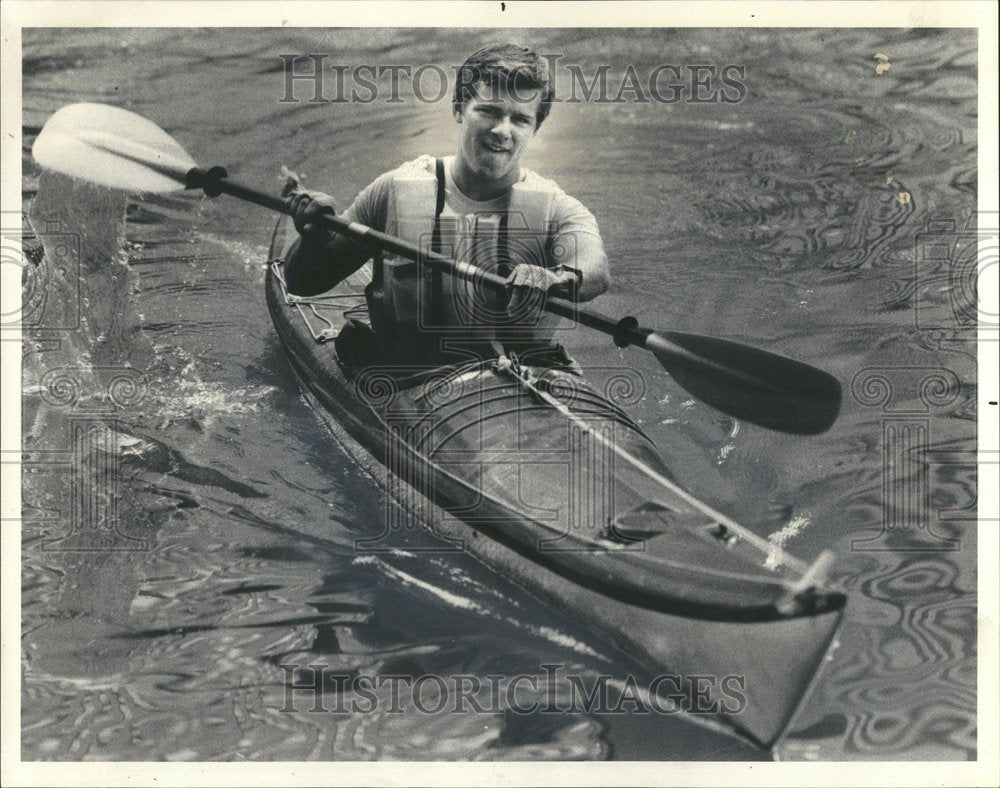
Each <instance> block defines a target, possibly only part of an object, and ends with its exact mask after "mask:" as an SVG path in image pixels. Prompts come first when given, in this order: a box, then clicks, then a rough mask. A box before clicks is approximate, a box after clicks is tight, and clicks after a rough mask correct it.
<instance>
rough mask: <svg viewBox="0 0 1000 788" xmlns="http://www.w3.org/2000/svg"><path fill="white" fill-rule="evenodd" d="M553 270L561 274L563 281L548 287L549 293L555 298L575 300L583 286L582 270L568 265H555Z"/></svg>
mask: <svg viewBox="0 0 1000 788" xmlns="http://www.w3.org/2000/svg"><path fill="white" fill-rule="evenodd" d="M553 271H555V272H556V273H559V274H563V279H564V281H562V282H560V283H559V284H557V285H554V286H553V287H550V288H549V294H550V295H554V296H556V297H557V298H565V299H567V300H569V301H575V300H576V299H577V295H578V294H579V292H580V288H581V287H582V286H583V271H581V270H580V269H579V268H573V267H572V266H568V265H559V266H556V267H555V268H554V269H553Z"/></svg>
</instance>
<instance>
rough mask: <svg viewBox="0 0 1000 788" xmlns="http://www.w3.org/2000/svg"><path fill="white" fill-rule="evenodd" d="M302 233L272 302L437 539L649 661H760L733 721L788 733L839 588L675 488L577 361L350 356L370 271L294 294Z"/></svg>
mask: <svg viewBox="0 0 1000 788" xmlns="http://www.w3.org/2000/svg"><path fill="white" fill-rule="evenodd" d="M294 237H295V236H294V231H291V232H289V225H288V224H286V223H285V222H282V223H279V225H278V228H277V229H276V231H275V236H274V238H273V241H272V262H271V265H270V268H269V272H268V280H267V297H268V304H269V308H270V310H271V314H272V318H273V319H274V323H275V326H276V329H277V331H278V334H279V337H280V338H281V341H282V344H283V346H284V348H285V350H286V352H287V354H288V356H289V358H290V360H291V362H292V365H293V367H294V368H295V370H296V372H297V374H298V375H299V377H300V378H301V380H302V382H303V384H304V387H305V388H306V389H307V390H308V392H309V394H310V395H311V397H312V398H313V399H314V401H315V402H316V404H318V405H319V406H320V408H318V412H320V413H321V414H322V415H324V417H325V418H324V420H325V421H327V422H328V423H331V421H335V422H336V428H337V429H338V430H339V431H341V432H343V431H346V433H347V435H348V436H350V442H351V443H352V444H353V443H354V442H356V444H355V445H356V446H357V447H363V450H364V451H367V452H368V453H369V454H370V455H371V456H372V457H374V458H375V459H376V460H377V461H378V462H380V463H381V464H382V465H383V466H384V467H385V468H386V469H387V471H388V477H389V479H390V480H391V479H393V478H396V479H399V480H404V481H405V485H403V486H402V487H400V488H399V489H403V488H405V493H404V494H405V495H407V496H409V495H413V494H415V495H416V496H417V497H418V498H423V499H426V500H427V501H430V502H432V503H433V505H434V506H436V507H441V508H440V509H435V512H434V515H435V517H434V519H435V521H436V522H435V523H434V528H435V530H436V531H437V532H438V534H439V535H441V536H443V537H444V538H446V539H448V540H450V541H452V542H453V543H454V544H455V545H456V546H461V547H462V548H463V549H467V550H470V551H471V552H474V553H476V554H477V555H479V556H480V557H482V558H483V559H484V560H485V561H486V562H487V563H489V564H491V565H493V566H494V567H497V568H500V569H501V570H502V571H503V572H504V574H506V575H508V576H512V577H513V578H514V579H515V580H516V581H517V582H519V583H521V584H522V585H524V586H526V587H527V588H529V589H530V590H534V591H536V593H539V594H540V595H542V596H545V597H546V598H547V599H549V600H550V601H554V602H556V603H557V604H559V605H560V606H561V607H564V608H566V609H568V610H570V611H572V612H574V613H575V614H576V615H577V616H578V617H580V618H582V619H583V620H584V622H585V623H588V624H590V625H592V626H594V628H595V629H598V630H600V631H602V632H604V633H608V632H610V633H612V635H613V636H614V640H615V642H616V643H617V644H618V645H619V647H620V648H622V649H623V650H625V651H627V652H629V653H630V654H631V655H632V656H634V657H636V658H638V659H639V661H640V662H642V663H643V664H645V665H646V666H648V667H652V668H653V669H670V670H671V671H674V672H677V671H678V670H680V669H684V668H685V667H689V668H690V670H691V672H692V674H694V673H705V672H709V671H708V670H707V668H709V667H710V668H712V670H715V671H721V670H723V669H724V670H727V671H728V673H727V675H730V674H734V673H739V672H740V671H741V670H742V675H744V676H745V677H748V676H749V674H751V673H753V674H754V675H756V679H755V680H754V681H753V682H752V686H751V687H750V688H749V689H748V690H747V694H748V696H751V703H752V705H753V707H754V715H753V719H751V717H750V716H747V715H745V714H744V715H741V718H740V719H739V721H738V722H737V723H735V725H736V727H738V728H740V729H741V730H742V731H743V732H744V733H746V734H747V735H749V736H750V737H751V738H754V739H755V740H757V741H758V742H761V743H765V744H768V743H770V742H771V741H773V740H774V739H775V738H776V737H777V736H779V735H780V733H781V732H782V731H783V730H784V729H785V727H786V726H787V724H788V722H789V721H790V719H791V717H792V715H793V713H794V711H795V708H796V707H797V706H798V704H799V702H800V701H801V699H802V697H803V696H804V694H805V692H806V690H807V688H808V686H809V683H810V681H811V680H812V678H813V676H814V674H815V672H816V669H817V668H818V665H819V663H820V662H821V660H822V656H823V654H824V653H825V651H826V649H827V646H828V645H829V642H830V640H831V639H832V637H833V634H834V632H835V630H836V627H837V624H838V622H839V619H840V616H841V612H842V609H843V606H844V602H845V599H844V597H843V595H841V594H837V593H833V592H828V591H825V590H823V589H821V588H812V587H807V588H799V587H798V586H797V585H796V583H797V581H800V580H801V574H802V571H801V570H802V566H801V565H800V564H797V565H796V566H794V567H791V566H786V567H783V568H779V569H778V570H773V569H765V568H764V566H763V564H764V559H765V558H766V557H767V556H766V555H762V553H761V550H760V546H759V545H755V544H754V543H753V542H752V541H751V540H747V539H743V538H739V536H738V534H737V533H736V532H734V530H733V529H734V528H736V527H737V525H736V524H735V523H733V522H732V521H731V520H729V519H728V518H725V517H723V516H721V515H719V514H718V513H715V512H713V511H712V510H711V509H709V508H708V507H707V506H704V505H702V504H700V502H698V501H696V500H695V499H693V498H692V497H691V496H690V495H689V494H686V493H685V492H684V491H683V490H681V489H680V488H678V487H676V485H675V484H673V482H672V480H671V478H670V473H669V469H667V468H666V467H665V466H664V464H663V462H662V460H661V458H660V457H659V455H658V453H657V452H656V449H655V446H653V444H652V443H651V441H650V440H649V438H648V437H646V435H645V434H644V433H643V432H642V430H641V429H640V428H639V427H638V425H636V424H635V423H634V422H633V421H632V420H631V419H630V418H629V416H628V415H627V413H625V412H624V411H622V410H621V408H619V407H617V406H616V405H614V404H613V403H612V402H610V401H609V400H608V398H607V397H605V396H604V395H603V394H602V393H601V392H599V391H597V390H596V389H595V388H594V387H593V386H592V385H591V384H590V383H589V382H588V381H587V380H586V379H585V378H583V377H582V376H581V375H579V374H578V373H577V372H575V371H574V370H572V369H569V368H558V367H557V368H537V367H531V366H524V367H519V366H518V364H517V363H516V360H515V361H514V363H508V362H506V361H501V362H497V361H495V360H486V361H469V362H468V363H465V364H459V365H456V366H454V367H451V368H447V369H443V370H434V371H428V370H417V369H415V368H410V367H401V366H398V365H397V366H392V365H381V366H368V367H365V368H360V369H348V368H345V367H344V366H343V365H342V364H341V363H340V360H339V359H338V357H337V352H336V347H335V343H334V342H333V341H331V340H334V339H336V337H337V336H338V335H339V333H340V332H341V331H342V330H344V327H345V326H346V325H347V324H348V322H349V321H351V320H359V321H364V320H365V319H366V309H365V300H364V287H365V285H366V284H367V282H368V281H370V268H368V267H367V266H366V267H365V268H363V269H361V270H360V271H359V272H357V273H356V274H354V275H352V276H351V277H349V278H348V280H346V281H344V282H342V283H341V284H340V285H338V286H337V287H336V288H334V290H333V291H331V292H330V293H328V294H324V295H322V296H318V297H310V298H299V297H296V296H294V295H291V294H289V293H288V291H287V288H285V286H284V282H283V278H282V267H281V266H282V263H281V258H282V255H283V254H284V253H285V251H286V250H287V247H288V246H289V245H290V243H291V241H292V240H294ZM417 372H423V373H424V374H423V375H421V376H420V380H419V382H417V383H416V384H413V380H414V374H415V373H417ZM331 414H335V416H336V418H335V419H333V418H332V416H331ZM623 457H625V458H626V459H627V462H626V461H623V460H622V458H623ZM730 526H732V527H730ZM480 536H483V537H487V538H485V539H483V538H480ZM371 547H372V549H378V544H377V540H373V542H372V544H371ZM685 633H686V634H685ZM751 662H753V663H754V664H753V665H750V664H749V663H751ZM748 680H749V679H748Z"/></svg>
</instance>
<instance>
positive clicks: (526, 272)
mask: <svg viewBox="0 0 1000 788" xmlns="http://www.w3.org/2000/svg"><path fill="white" fill-rule="evenodd" d="M576 285H577V275H576V273H575V272H573V271H570V270H567V269H565V268H563V269H552V268H543V267H542V266H540V265H531V264H529V263H521V264H520V265H518V266H516V267H515V268H514V270H513V271H511V272H510V276H508V277H507V292H508V293H509V294H510V300H509V302H508V306H507V312H508V314H510V315H520V313H521V312H522V310H523V309H525V308H528V305H529V304H530V305H531V308H535V309H537V308H539V307H540V305H541V304H543V303H544V295H547V294H549V293H553V290H554V289H556V288H559V289H565V290H566V291H567V293H566V294H567V295H568V294H570V293H572V292H573V290H574V289H575V288H576ZM553 294H554V295H563V293H561V292H558V291H557V292H555V293H553Z"/></svg>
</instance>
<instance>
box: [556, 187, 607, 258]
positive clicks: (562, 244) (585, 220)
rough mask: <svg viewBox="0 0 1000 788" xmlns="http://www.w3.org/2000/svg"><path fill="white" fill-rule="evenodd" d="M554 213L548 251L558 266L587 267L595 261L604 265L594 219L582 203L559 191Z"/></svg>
mask: <svg viewBox="0 0 1000 788" xmlns="http://www.w3.org/2000/svg"><path fill="white" fill-rule="evenodd" d="M553 216H554V223H555V229H554V232H553V235H552V246H551V250H552V258H553V261H554V262H555V263H556V264H557V265H566V266H569V267H570V268H579V269H583V270H586V269H587V268H589V267H590V266H591V265H594V264H596V265H606V264H607V254H606V253H605V251H604V241H603V240H602V239H601V231H600V230H599V229H598V227H597V219H595V218H594V214H592V213H591V212H590V211H588V210H587V208H586V206H585V205H584V204H583V203H582V202H580V201H579V200H577V199H576V198H575V197H570V196H569V195H568V194H566V193H565V192H560V193H558V194H557V195H556V197H555V201H554V204H553Z"/></svg>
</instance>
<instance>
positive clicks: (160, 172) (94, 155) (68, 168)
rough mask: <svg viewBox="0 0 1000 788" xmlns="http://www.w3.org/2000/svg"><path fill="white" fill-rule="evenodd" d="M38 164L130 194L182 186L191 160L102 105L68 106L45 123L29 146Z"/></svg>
mask: <svg viewBox="0 0 1000 788" xmlns="http://www.w3.org/2000/svg"><path fill="white" fill-rule="evenodd" d="M31 155H32V156H34V158H35V161H37V162H38V163H39V164H40V165H41V166H43V167H46V168H47V169H50V170H55V171H56V172H59V173H62V174H63V175H69V176H71V177H74V178H81V179H83V180H85V181H90V182H91V183H97V184H100V185H102V186H109V187H111V188H112V189H123V190H125V191H129V192H169V191H175V190H178V189H183V188H184V185H185V184H184V176H185V175H186V174H187V172H188V170H190V169H191V168H192V167H194V166H195V161H194V159H192V158H191V157H190V156H189V155H188V154H187V152H186V151H185V150H184V149H183V148H182V147H181V146H180V145H178V144H177V143H176V142H175V141H174V140H173V138H172V137H171V136H170V135H169V134H167V133H166V132H165V131H164V130H163V129H161V128H160V127H159V126H157V125H156V124H155V123H153V122H151V121H149V120H146V119H145V118H144V117H142V116H141V115H136V114H135V113H134V112H129V111H128V110H125V109H120V108H119V107H110V106H108V105H106V104H70V105H68V106H65V107H63V108H62V109H60V110H59V111H57V112H56V113H55V114H54V115H53V116H52V117H51V118H49V119H48V121H46V123H45V125H44V126H43V127H42V130H41V132H40V133H39V135H38V137H37V138H36V139H35V144H34V145H33V146H32V148H31Z"/></svg>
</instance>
